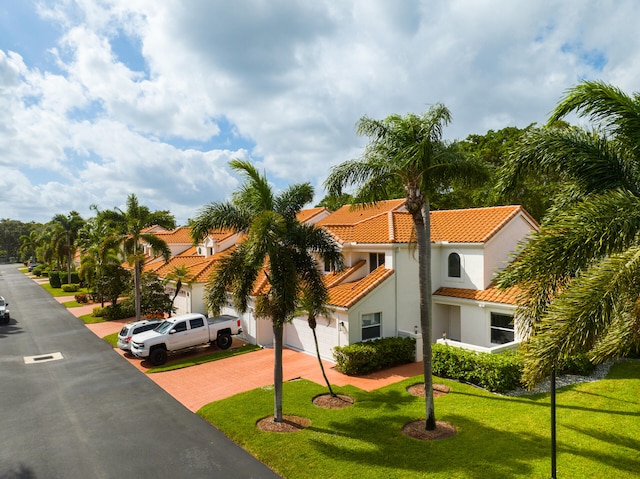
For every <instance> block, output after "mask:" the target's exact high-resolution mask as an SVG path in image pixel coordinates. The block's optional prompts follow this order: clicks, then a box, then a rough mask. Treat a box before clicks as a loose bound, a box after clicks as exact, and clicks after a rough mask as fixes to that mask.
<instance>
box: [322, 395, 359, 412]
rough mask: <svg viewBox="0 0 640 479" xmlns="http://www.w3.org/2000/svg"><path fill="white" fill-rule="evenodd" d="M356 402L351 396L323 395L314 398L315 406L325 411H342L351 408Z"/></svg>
mask: <svg viewBox="0 0 640 479" xmlns="http://www.w3.org/2000/svg"><path fill="white" fill-rule="evenodd" d="M354 402H355V400H354V399H353V398H352V397H351V396H347V395H346V394H336V395H335V396H332V395H331V394H321V395H319V396H316V397H314V398H313V404H314V405H315V406H318V407H321V408H324V409H342V408H345V407H349V406H351V405H352V404H353V403H354Z"/></svg>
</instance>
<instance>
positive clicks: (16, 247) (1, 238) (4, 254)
mask: <svg viewBox="0 0 640 479" xmlns="http://www.w3.org/2000/svg"><path fill="white" fill-rule="evenodd" d="M33 225H34V223H23V222H22V221H18V220H11V219H8V218H5V219H2V220H0V260H2V259H3V258H6V260H7V261H17V260H18V258H20V245H21V238H22V236H24V235H28V234H29V231H30V230H31V229H32V228H33Z"/></svg>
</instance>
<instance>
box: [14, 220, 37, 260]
mask: <svg viewBox="0 0 640 479" xmlns="http://www.w3.org/2000/svg"><path fill="white" fill-rule="evenodd" d="M38 246H40V232H39V231H38V230H37V229H35V228H34V229H31V230H30V231H29V233H28V234H23V235H22V236H20V250H19V251H20V259H21V260H23V261H31V260H34V261H37V260H38V257H37V255H36V251H37V249H38Z"/></svg>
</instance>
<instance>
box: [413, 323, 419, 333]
mask: <svg viewBox="0 0 640 479" xmlns="http://www.w3.org/2000/svg"><path fill="white" fill-rule="evenodd" d="M413 334H418V325H417V324H416V325H415V326H414V327H413Z"/></svg>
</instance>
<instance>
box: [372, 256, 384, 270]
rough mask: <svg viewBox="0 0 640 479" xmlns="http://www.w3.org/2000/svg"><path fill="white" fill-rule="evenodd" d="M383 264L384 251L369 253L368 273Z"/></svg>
mask: <svg viewBox="0 0 640 479" xmlns="http://www.w3.org/2000/svg"><path fill="white" fill-rule="evenodd" d="M382 264H384V253H369V273H371V272H372V271H373V270H374V269H377V268H378V266H380V265H382Z"/></svg>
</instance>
